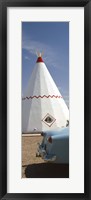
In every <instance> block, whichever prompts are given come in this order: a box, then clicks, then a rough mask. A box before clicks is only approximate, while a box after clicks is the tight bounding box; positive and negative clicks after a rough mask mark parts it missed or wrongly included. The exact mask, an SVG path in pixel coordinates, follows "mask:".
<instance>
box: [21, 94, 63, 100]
mask: <svg viewBox="0 0 91 200" xmlns="http://www.w3.org/2000/svg"><path fill="white" fill-rule="evenodd" d="M44 97H45V98H62V96H58V95H57V96H55V95H52V96H51V95H48V96H46V95H43V96H41V95H39V96H30V97H24V98H22V100H26V99H28V100H29V99H33V98H36V99H39V98H44Z"/></svg>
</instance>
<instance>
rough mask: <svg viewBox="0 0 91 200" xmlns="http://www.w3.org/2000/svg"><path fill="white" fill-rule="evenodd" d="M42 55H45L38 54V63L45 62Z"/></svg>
mask: <svg viewBox="0 0 91 200" xmlns="http://www.w3.org/2000/svg"><path fill="white" fill-rule="evenodd" d="M42 55H43V53H40V52H37V56H38V58H37V61H36V62H37V63H39V62H43V59H42Z"/></svg>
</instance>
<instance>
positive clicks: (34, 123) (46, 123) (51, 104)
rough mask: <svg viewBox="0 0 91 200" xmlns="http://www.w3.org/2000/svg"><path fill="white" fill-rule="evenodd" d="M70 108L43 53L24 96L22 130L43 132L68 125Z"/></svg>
mask: <svg viewBox="0 0 91 200" xmlns="http://www.w3.org/2000/svg"><path fill="white" fill-rule="evenodd" d="M67 120H69V111H68V108H67V106H66V104H65V102H64V100H63V98H62V95H61V94H60V92H59V90H58V88H57V86H56V85H55V83H54V81H53V79H52V77H51V75H50V73H49V72H48V70H47V68H46V65H45V64H44V62H43V60H42V57H41V55H39V57H38V59H37V62H36V65H35V68H34V70H33V72H32V75H31V77H30V80H29V83H28V87H27V90H26V92H25V94H24V96H23V98H22V132H23V133H29V132H34V131H37V132H41V131H45V130H52V129H56V128H61V127H64V126H66V123H67Z"/></svg>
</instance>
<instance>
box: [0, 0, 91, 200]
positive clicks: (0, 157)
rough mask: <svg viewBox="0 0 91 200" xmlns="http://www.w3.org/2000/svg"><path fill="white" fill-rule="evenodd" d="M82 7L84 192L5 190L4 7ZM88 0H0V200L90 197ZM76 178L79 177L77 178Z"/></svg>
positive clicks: (90, 37)
mask: <svg viewBox="0 0 91 200" xmlns="http://www.w3.org/2000/svg"><path fill="white" fill-rule="evenodd" d="M27 6H28V7H29V6H30V7H32V6H38V7H41V6H43V7H84V17H85V19H84V25H85V26H84V33H85V37H84V44H85V55H84V63H85V66H84V92H85V95H84V102H85V104H84V109H85V112H84V118H85V121H84V122H85V123H84V130H85V131H84V141H85V143H84V160H85V161H84V177H85V178H84V193H83V194H77V193H76V194H73V193H68V194H67V193H66V194H65V193H64V194H63V193H57V194H56V193H55V194H52V193H50V194H47V193H46V194H42V193H40V194H28V193H27V194H22V193H20V194H13V193H7V7H27ZM90 18H91V1H90V0H57V1H56V0H49V1H48V0H44V1H42V0H0V94H1V95H0V198H1V199H28V198H30V199H37V198H42V199H52V198H53V199H57V198H59V199H65V198H66V199H68V200H70V199H72V200H73V199H75V200H80V199H84V200H87V199H88V200H90V199H91V189H90V187H91V133H90V132H91V104H90V102H91V93H90V90H91V58H90V57H91V56H90V55H91V21H90ZM78 181H79V180H78Z"/></svg>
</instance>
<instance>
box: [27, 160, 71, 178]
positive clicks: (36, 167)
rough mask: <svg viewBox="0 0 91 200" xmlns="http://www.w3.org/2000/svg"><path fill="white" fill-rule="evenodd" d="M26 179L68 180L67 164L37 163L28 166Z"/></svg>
mask: <svg viewBox="0 0 91 200" xmlns="http://www.w3.org/2000/svg"><path fill="white" fill-rule="evenodd" d="M25 175H26V178H69V164H52V163H38V164H31V165H28V166H27V167H26V169H25Z"/></svg>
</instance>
